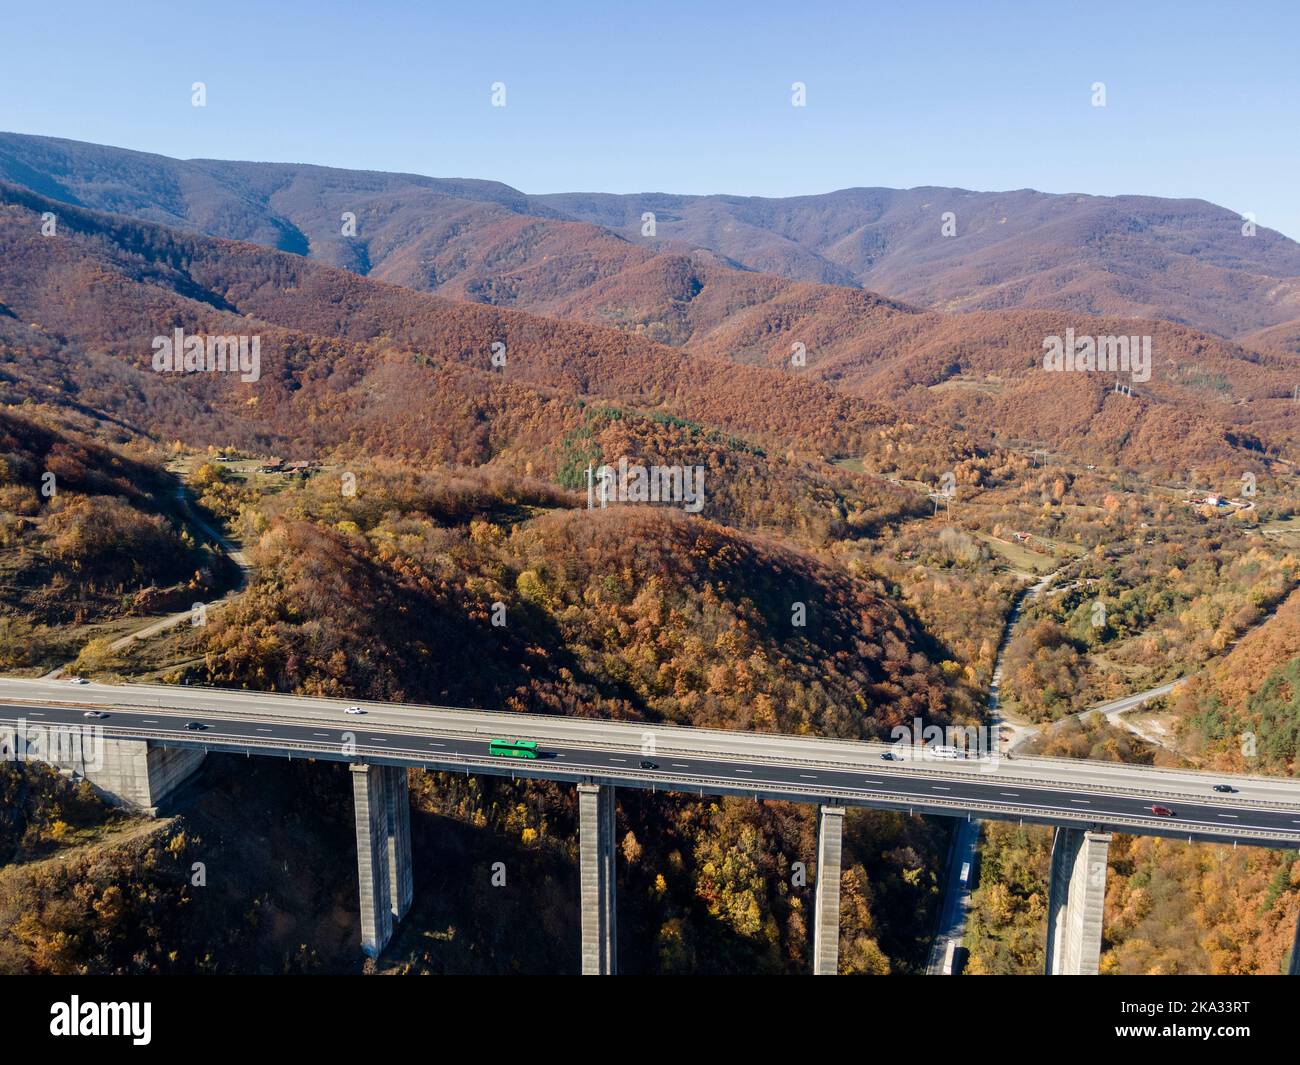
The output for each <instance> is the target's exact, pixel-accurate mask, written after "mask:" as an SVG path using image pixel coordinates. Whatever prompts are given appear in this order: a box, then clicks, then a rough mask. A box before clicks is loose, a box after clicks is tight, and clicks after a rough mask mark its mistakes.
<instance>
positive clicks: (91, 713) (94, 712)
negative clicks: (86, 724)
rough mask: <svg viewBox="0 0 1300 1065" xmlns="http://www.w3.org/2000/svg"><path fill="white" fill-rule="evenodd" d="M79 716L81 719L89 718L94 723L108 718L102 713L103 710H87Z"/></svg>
mask: <svg viewBox="0 0 1300 1065" xmlns="http://www.w3.org/2000/svg"><path fill="white" fill-rule="evenodd" d="M81 716H82V717H91V718H94V719H95V720H96V721H98V720H100V719H101V718H105V717H108V715H107V714H106V713H104V711H103V710H87V711H86V712H85V713H84V714H82V715H81Z"/></svg>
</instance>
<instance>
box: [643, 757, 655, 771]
mask: <svg viewBox="0 0 1300 1065" xmlns="http://www.w3.org/2000/svg"><path fill="white" fill-rule="evenodd" d="M641 768H642V769H658V768H659V763H658V762H651V761H649V760H648V759H645V758H643V759H641Z"/></svg>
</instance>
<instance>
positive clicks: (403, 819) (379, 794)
mask: <svg viewBox="0 0 1300 1065" xmlns="http://www.w3.org/2000/svg"><path fill="white" fill-rule="evenodd" d="M351 769H352V802H353V808H354V811H355V815H356V826H357V881H358V884H359V886H360V891H361V949H362V950H363V951H365V953H366V954H368V955H369V956H370V957H372V958H376V957H378V956H379V955H380V954H382V953H383V951H384V948H385V947H386V946H388V941H389V940H390V939H392V938H393V929H394V928H395V927H396V925H397V922H398V921H400V920H401V919H402V918H403V917H405V916H406V914H407V912H408V911H409V910H410V908H411V900H412V898H413V897H414V884H413V882H412V878H411V801H410V790H409V787H408V784H407V779H406V769H405V768H403V767H402V766H388V765H353V766H352V767H351Z"/></svg>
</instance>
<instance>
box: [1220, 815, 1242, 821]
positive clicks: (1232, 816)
mask: <svg viewBox="0 0 1300 1065" xmlns="http://www.w3.org/2000/svg"><path fill="white" fill-rule="evenodd" d="M1216 816H1218V817H1231V818H1232V819H1233V820H1234V821H1235V820H1237V815H1236V814H1218V815H1216Z"/></svg>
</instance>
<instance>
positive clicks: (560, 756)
mask: <svg viewBox="0 0 1300 1065" xmlns="http://www.w3.org/2000/svg"><path fill="white" fill-rule="evenodd" d="M555 757H556V758H563V757H564V755H562V754H557V755H556V756H555Z"/></svg>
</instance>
